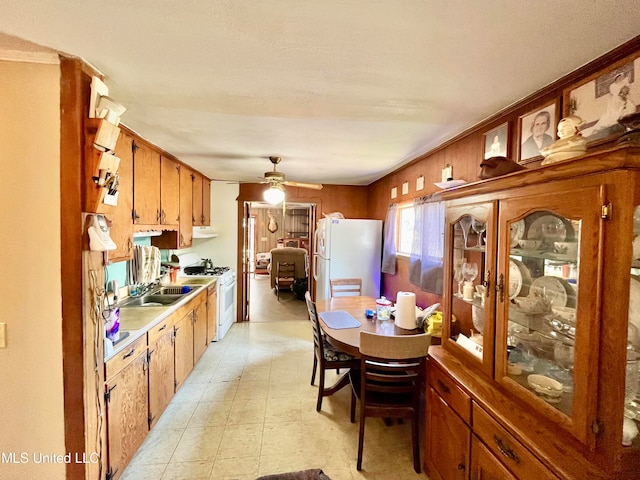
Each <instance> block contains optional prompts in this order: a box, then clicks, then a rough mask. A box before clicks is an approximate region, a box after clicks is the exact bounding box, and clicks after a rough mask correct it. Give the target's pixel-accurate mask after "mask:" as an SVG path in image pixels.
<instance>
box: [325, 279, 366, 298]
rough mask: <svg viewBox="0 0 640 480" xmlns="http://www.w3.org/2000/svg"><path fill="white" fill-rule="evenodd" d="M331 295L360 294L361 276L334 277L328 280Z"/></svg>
mask: <svg viewBox="0 0 640 480" xmlns="http://www.w3.org/2000/svg"><path fill="white" fill-rule="evenodd" d="M329 286H330V288H331V296H332V297H338V296H342V297H346V296H353V295H362V279H361V278H334V279H332V280H329Z"/></svg>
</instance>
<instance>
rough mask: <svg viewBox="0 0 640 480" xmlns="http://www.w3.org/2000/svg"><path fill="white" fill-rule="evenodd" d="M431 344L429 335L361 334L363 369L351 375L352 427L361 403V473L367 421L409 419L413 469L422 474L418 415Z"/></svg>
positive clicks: (352, 371) (359, 468) (361, 362)
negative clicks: (357, 403) (358, 403)
mask: <svg viewBox="0 0 640 480" xmlns="http://www.w3.org/2000/svg"><path fill="white" fill-rule="evenodd" d="M430 344H431V335H430V334H427V333H423V334H418V335H398V336H385V335H379V334H376V333H370V332H360V369H359V370H355V369H352V370H350V372H349V380H350V382H351V387H352V388H351V422H352V423H353V422H354V421H355V410H356V397H357V398H359V399H360V434H359V436H358V464H357V469H358V470H361V469H362V449H363V445H364V423H365V418H366V417H382V418H384V419H396V418H403V419H404V418H410V419H411V435H412V439H413V468H414V470H415V471H416V473H420V470H421V468H420V445H419V437H418V435H419V433H418V412H419V411H420V394H421V393H422V391H423V387H424V385H423V383H422V382H423V379H424V375H425V364H426V357H427V352H428V350H429V345H430ZM385 423H386V422H385Z"/></svg>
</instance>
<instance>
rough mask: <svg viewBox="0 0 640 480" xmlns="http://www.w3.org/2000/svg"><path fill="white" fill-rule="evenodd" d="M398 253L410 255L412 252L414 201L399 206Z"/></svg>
mask: <svg viewBox="0 0 640 480" xmlns="http://www.w3.org/2000/svg"><path fill="white" fill-rule="evenodd" d="M397 218H398V228H397V230H396V231H397V232H398V241H397V242H396V245H398V252H397V253H398V255H406V256H409V255H410V254H411V243H412V242H413V224H414V220H415V209H414V206H413V204H412V203H407V204H406V205H400V206H398V217H397Z"/></svg>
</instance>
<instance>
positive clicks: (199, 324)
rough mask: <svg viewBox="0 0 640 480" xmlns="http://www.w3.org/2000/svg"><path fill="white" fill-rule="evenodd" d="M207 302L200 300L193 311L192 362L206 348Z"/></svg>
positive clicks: (195, 360)
mask: <svg viewBox="0 0 640 480" xmlns="http://www.w3.org/2000/svg"><path fill="white" fill-rule="evenodd" d="M208 344H209V342H208V341H207V302H206V301H204V302H201V303H200V305H198V306H197V307H196V309H195V310H194V311H193V364H194V365H195V364H196V363H198V360H200V357H201V356H202V354H203V353H204V351H205V350H206V349H207V345H208Z"/></svg>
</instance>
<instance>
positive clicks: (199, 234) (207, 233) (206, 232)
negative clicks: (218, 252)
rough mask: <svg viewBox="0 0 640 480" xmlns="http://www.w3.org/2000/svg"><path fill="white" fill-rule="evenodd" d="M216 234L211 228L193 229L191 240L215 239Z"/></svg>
mask: <svg viewBox="0 0 640 480" xmlns="http://www.w3.org/2000/svg"><path fill="white" fill-rule="evenodd" d="M217 236H218V234H217V233H216V232H215V231H214V230H213V228H212V227H207V226H204V227H193V238H215V237H217Z"/></svg>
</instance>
